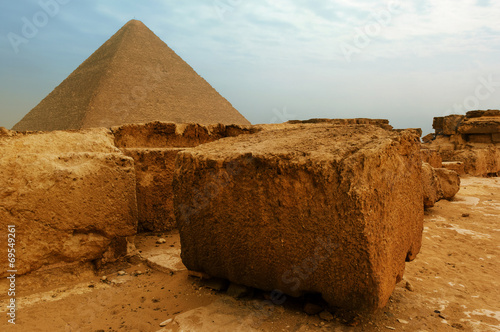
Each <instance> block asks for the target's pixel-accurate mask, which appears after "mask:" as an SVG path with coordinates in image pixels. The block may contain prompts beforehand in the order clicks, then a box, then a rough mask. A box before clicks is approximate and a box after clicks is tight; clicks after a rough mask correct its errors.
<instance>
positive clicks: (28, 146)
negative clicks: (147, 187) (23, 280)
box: [0, 131, 137, 276]
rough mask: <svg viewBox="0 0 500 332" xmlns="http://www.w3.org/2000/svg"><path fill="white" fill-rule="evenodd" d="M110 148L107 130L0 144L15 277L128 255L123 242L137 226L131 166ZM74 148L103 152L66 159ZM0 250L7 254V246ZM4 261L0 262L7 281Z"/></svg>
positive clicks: (1, 213)
mask: <svg viewBox="0 0 500 332" xmlns="http://www.w3.org/2000/svg"><path fill="white" fill-rule="evenodd" d="M61 138H64V140H63V141H61ZM110 138H111V140H110V141H109V140H108V139H110ZM112 142H113V140H112V137H111V136H109V132H104V131H103V132H101V133H99V132H98V131H97V132H95V131H94V132H93V134H92V133H91V134H90V135H89V136H85V135H80V134H79V133H67V132H66V133H62V132H54V133H50V134H34V135H18V136H14V137H12V138H8V139H3V140H2V141H0V169H2V175H1V176H0V227H2V229H4V230H7V225H16V245H15V250H16V269H17V273H18V274H24V273H27V272H29V271H33V270H36V269H38V268H40V267H42V266H45V265H50V264H60V263H72V262H77V261H93V260H113V259H115V258H116V257H117V256H119V255H121V254H123V253H125V251H126V245H127V244H126V240H125V238H126V237H127V236H130V235H133V234H135V233H136V227H137V207H136V196H135V174H134V165H133V160H132V158H129V157H126V156H125V155H123V154H121V153H120V152H111V151H119V150H117V149H116V148H113V147H112ZM110 144H111V145H110ZM72 149H73V150H79V149H80V150H85V149H89V150H94V151H106V152H78V153H72V152H67V151H69V150H72ZM44 151H48V153H44ZM37 152H38V153H37ZM0 243H1V245H2V246H3V247H4V248H7V246H6V244H5V239H4V240H2V241H0ZM6 259H7V255H2V256H1V257H0V267H1V268H2V270H1V272H0V274H1V275H2V276H3V275H5V273H6V271H7V268H6V265H7V261H6Z"/></svg>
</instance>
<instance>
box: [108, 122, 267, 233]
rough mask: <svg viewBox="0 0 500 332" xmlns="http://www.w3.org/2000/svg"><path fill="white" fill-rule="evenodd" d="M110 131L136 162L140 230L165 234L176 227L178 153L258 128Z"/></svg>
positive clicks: (150, 126) (157, 126)
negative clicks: (175, 201)
mask: <svg viewBox="0 0 500 332" xmlns="http://www.w3.org/2000/svg"><path fill="white" fill-rule="evenodd" d="M112 130H113V133H114V136H115V144H116V146H117V147H118V148H120V149H121V150H122V151H123V152H124V153H125V154H126V155H127V156H130V157H132V158H133V159H134V162H135V172H136V176H137V208H138V212H139V231H168V230H172V229H174V228H176V223H175V216H174V210H173V195H174V193H173V190H172V178H173V174H174V164H175V158H176V156H177V153H178V152H180V151H183V150H186V149H190V148H193V147H196V146H198V145H200V144H204V143H208V142H213V141H216V140H219V139H221V138H224V137H232V136H238V135H241V134H249V133H253V132H256V131H259V130H260V129H257V128H253V127H252V126H239V125H227V126H226V125H222V124H219V125H212V126H204V125H199V124H175V123H169V122H151V123H147V124H130V125H124V126H120V127H115V128H113V129H112Z"/></svg>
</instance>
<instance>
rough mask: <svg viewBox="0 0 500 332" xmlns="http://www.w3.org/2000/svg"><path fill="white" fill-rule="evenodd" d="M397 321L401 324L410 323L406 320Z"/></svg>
mask: <svg viewBox="0 0 500 332" xmlns="http://www.w3.org/2000/svg"><path fill="white" fill-rule="evenodd" d="M397 321H398V322H399V323H401V324H408V321H407V320H404V319H399V318H398V319H397Z"/></svg>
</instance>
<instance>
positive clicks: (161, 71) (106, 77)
mask: <svg viewBox="0 0 500 332" xmlns="http://www.w3.org/2000/svg"><path fill="white" fill-rule="evenodd" d="M157 120H158V121H171V122H177V123H188V122H195V123H200V124H214V123H223V124H243V125H245V124H250V122H249V121H248V120H247V119H245V117H243V116H242V115H241V114H240V113H239V112H238V111H237V110H236V109H235V108H234V107H233V106H232V105H231V104H230V103H229V102H228V101H227V100H226V99H224V98H223V97H222V96H221V95H220V94H219V93H218V92H217V91H216V90H215V89H214V88H212V87H211V86H210V84H208V83H207V82H206V81H205V80H204V79H203V78H202V77H201V76H199V75H198V74H197V73H196V72H195V71H194V70H193V69H192V68H191V67H190V66H189V65H188V64H187V63H186V62H184V60H182V59H181V58H180V57H179V56H178V55H177V54H175V52H174V51H172V50H171V49H170V48H169V47H168V46H167V45H166V44H165V43H164V42H163V41H162V40H161V39H160V38H158V37H157V36H156V35H155V34H154V33H153V32H152V31H151V30H149V29H148V28H147V27H146V26H145V25H144V24H143V23H142V22H140V21H137V20H132V21H130V22H128V23H127V24H125V26H123V27H122V28H121V29H120V30H119V31H118V32H117V33H116V34H115V35H114V36H113V37H111V38H110V39H109V40H108V41H106V42H105V43H104V44H103V45H102V46H101V47H100V48H99V49H98V50H97V51H95V52H94V54H92V55H91V56H90V57H89V58H88V59H87V60H85V61H84V62H83V63H82V64H81V65H80V66H79V67H78V68H77V69H76V70H75V71H74V72H73V73H71V75H69V76H68V78H66V79H65V80H64V81H63V82H62V83H61V84H60V85H59V86H58V87H57V88H55V89H54V91H52V92H51V93H50V94H49V95H48V96H47V97H46V98H45V99H44V100H42V101H41V102H40V104H38V105H37V106H36V107H35V108H34V109H32V110H31V112H30V113H28V114H27V115H26V116H25V117H24V118H23V119H22V120H21V121H20V122H19V123H17V124H16V125H15V126H14V127H13V129H14V130H18V131H23V130H67V129H81V128H93V127H111V126H118V125H123V124H126V123H145V122H150V121H157Z"/></svg>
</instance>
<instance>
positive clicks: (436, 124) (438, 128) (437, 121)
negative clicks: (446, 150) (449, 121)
mask: <svg viewBox="0 0 500 332" xmlns="http://www.w3.org/2000/svg"><path fill="white" fill-rule="evenodd" d="M443 123H444V117H442V116H440V117H435V118H434V119H433V121H432V129H434V130H435V132H436V135H442V134H443Z"/></svg>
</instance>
